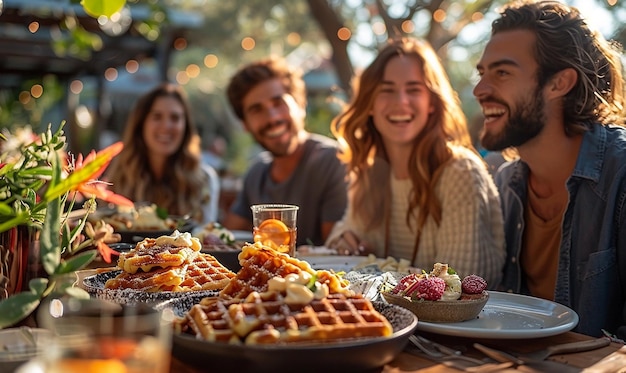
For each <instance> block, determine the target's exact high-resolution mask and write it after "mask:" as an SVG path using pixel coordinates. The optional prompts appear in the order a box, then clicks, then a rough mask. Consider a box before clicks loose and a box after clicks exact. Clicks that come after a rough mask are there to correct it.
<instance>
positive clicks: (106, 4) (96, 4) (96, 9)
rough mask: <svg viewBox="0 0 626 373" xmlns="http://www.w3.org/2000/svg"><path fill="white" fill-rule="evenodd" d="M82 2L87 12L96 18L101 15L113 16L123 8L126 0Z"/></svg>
mask: <svg viewBox="0 0 626 373" xmlns="http://www.w3.org/2000/svg"><path fill="white" fill-rule="evenodd" d="M80 4H81V5H82V6H83V8H84V9H85V12H86V13H87V14H89V15H90V16H92V17H94V18H98V17H100V16H106V17H109V18H110V17H111V16H112V15H113V14H115V13H117V12H119V11H120V10H122V8H123V7H124V5H125V4H126V0H82V1H81V2H80Z"/></svg>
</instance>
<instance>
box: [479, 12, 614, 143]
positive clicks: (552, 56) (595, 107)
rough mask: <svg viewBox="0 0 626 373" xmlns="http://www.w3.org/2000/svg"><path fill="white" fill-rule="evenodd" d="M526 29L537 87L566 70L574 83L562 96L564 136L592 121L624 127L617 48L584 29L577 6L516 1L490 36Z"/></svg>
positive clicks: (495, 22)
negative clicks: (575, 77) (573, 72)
mask: <svg viewBox="0 0 626 373" xmlns="http://www.w3.org/2000/svg"><path fill="white" fill-rule="evenodd" d="M520 29H521V30H529V31H532V32H534V33H535V36H536V37H535V40H536V44H535V59H536V61H537V63H538V65H539V68H538V70H537V82H538V84H539V86H540V87H541V86H543V85H544V84H545V83H546V82H548V81H549V79H550V78H551V77H552V76H553V75H554V74H556V73H557V72H559V71H561V70H563V69H566V68H572V69H574V70H576V73H577V74H578V80H577V82H576V85H575V86H574V87H573V88H572V89H571V91H570V92H569V93H568V94H567V95H566V96H565V99H564V101H563V115H564V122H565V131H566V133H567V134H568V135H575V134H580V133H582V132H584V131H586V130H587V129H589V128H590V126H591V125H592V123H593V122H596V121H597V122H600V123H602V124H607V123H615V124H620V125H624V103H625V102H624V83H623V80H622V68H623V67H622V63H621V59H620V55H621V52H622V48H621V46H620V45H619V44H618V43H616V42H608V41H607V40H605V39H604V37H602V35H601V34H600V33H599V32H597V31H594V30H591V29H590V28H589V25H588V24H587V22H586V20H585V19H584V17H583V16H582V15H581V14H580V12H579V11H578V9H577V8H575V7H570V6H567V5H565V4H563V3H560V2H558V1H540V2H537V1H528V0H525V1H516V2H514V3H511V4H509V5H508V6H507V7H506V8H504V9H503V10H502V11H501V13H500V18H498V19H496V20H494V21H493V23H492V30H491V34H492V35H495V34H497V33H500V32H504V31H511V30H520Z"/></svg>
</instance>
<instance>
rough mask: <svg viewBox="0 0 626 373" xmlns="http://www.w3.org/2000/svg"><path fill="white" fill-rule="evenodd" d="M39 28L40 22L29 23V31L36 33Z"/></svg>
mask: <svg viewBox="0 0 626 373" xmlns="http://www.w3.org/2000/svg"><path fill="white" fill-rule="evenodd" d="M38 30H39V22H36V21H35V22H31V23H30V24H29V25H28V31H30V32H32V33H33V34H34V33H36V32H37V31H38Z"/></svg>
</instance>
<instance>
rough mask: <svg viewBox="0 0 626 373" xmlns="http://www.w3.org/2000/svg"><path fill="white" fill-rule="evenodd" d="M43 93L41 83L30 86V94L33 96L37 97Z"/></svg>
mask: <svg viewBox="0 0 626 373" xmlns="http://www.w3.org/2000/svg"><path fill="white" fill-rule="evenodd" d="M42 94H43V86H42V85H41V84H35V85H33V86H32V87H30V95H31V96H33V97H34V98H39V97H41V95H42Z"/></svg>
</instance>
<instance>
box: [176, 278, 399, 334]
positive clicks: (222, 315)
mask: <svg viewBox="0 0 626 373" xmlns="http://www.w3.org/2000/svg"><path fill="white" fill-rule="evenodd" d="M314 280H315V278H314V277H311V274H309V273H308V272H306V271H305V272H300V273H299V274H295V273H292V274H290V275H287V277H274V278H271V279H270V280H269V281H268V286H267V291H265V292H256V291H253V292H252V293H250V294H248V296H247V297H246V298H245V299H243V300H241V299H222V298H218V297H210V298H204V299H203V300H202V301H201V302H200V304H196V305H194V306H193V307H192V308H191V309H190V310H189V312H187V313H186V314H185V315H184V317H182V318H179V319H177V320H176V321H175V322H174V325H175V330H176V331H177V332H179V333H189V334H192V335H195V336H196V337H197V338H199V339H204V340H208V341H212V342H215V341H217V342H224V343H234V344H242V343H243V344H247V345H260V344H275V343H297V342H329V341H336V340H346V339H354V338H364V337H388V336H390V335H391V334H392V333H393V328H392V327H391V324H390V323H389V321H388V320H387V319H386V318H385V317H384V316H383V315H381V314H380V313H379V312H378V311H376V310H375V309H374V307H373V305H372V303H371V302H370V301H369V300H368V299H365V298H363V297H362V296H361V295H346V294H342V293H333V294H329V293H328V291H329V289H328V287H327V286H325V284H322V283H320V282H319V281H314ZM311 284H313V285H312V286H311ZM309 286H311V287H312V288H313V290H311V289H310V288H309ZM320 289H323V290H321V291H320Z"/></svg>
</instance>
